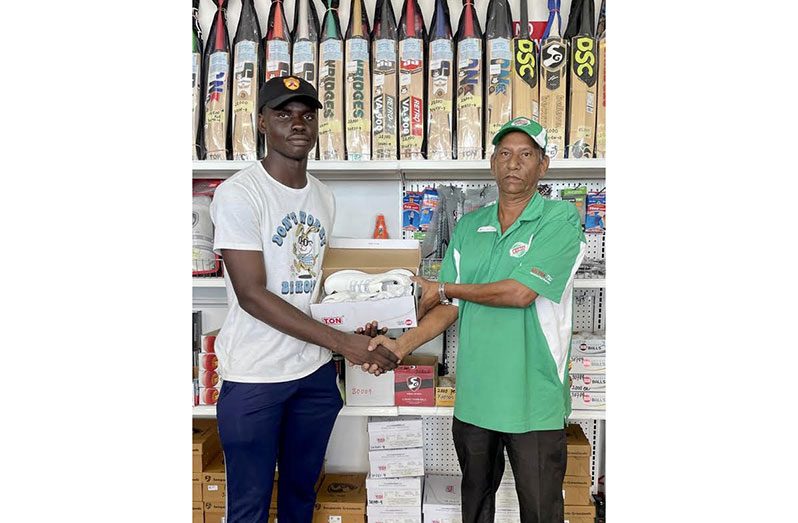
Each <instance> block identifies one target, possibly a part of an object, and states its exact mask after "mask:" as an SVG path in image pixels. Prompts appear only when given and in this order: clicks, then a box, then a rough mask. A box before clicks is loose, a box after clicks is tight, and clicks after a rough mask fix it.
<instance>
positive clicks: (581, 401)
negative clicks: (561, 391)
mask: <svg viewBox="0 0 798 523" xmlns="http://www.w3.org/2000/svg"><path fill="white" fill-rule="evenodd" d="M606 408H607V393H606V392H584V391H580V392H575V391H571V409H574V410H576V409H581V410H605V409H606Z"/></svg>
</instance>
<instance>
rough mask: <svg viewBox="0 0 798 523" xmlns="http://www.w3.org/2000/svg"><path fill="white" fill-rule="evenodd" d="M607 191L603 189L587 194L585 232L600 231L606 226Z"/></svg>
mask: <svg viewBox="0 0 798 523" xmlns="http://www.w3.org/2000/svg"><path fill="white" fill-rule="evenodd" d="M606 222H607V193H606V192H604V191H603V190H602V191H600V192H597V193H592V194H588V195H587V210H586V211H585V232H587V233H602V232H604V229H605V228H606V226H607V223H606Z"/></svg>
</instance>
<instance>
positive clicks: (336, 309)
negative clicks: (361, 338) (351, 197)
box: [310, 238, 421, 332]
mask: <svg viewBox="0 0 798 523" xmlns="http://www.w3.org/2000/svg"><path fill="white" fill-rule="evenodd" d="M420 264H421V250H420V248H419V241H418V240H368V239H351V238H330V243H329V245H328V246H327V250H326V251H325V254H324V262H323V263H322V270H321V275H320V281H319V283H318V284H317V285H316V290H315V291H314V296H313V297H312V303H311V305H310V315H311V316H312V317H313V318H314V319H316V320H318V321H321V322H323V323H325V324H327V325H329V326H331V327H333V328H335V329H338V330H341V331H345V332H354V331H355V330H356V329H358V328H359V327H363V326H364V325H365V324H366V323H368V322H371V321H375V320H376V321H377V322H379V325H380V327H387V328H389V329H398V328H399V329H402V328H411V327H415V326H416V325H417V323H416V300H417V297H416V296H415V295H413V296H401V297H398V298H386V299H382V300H370V301H369V300H366V301H361V302H342V303H320V302H321V300H322V299H323V298H324V295H323V294H324V290H323V289H324V281H325V280H326V278H328V277H330V276H331V275H332V274H335V273H336V272H338V271H341V270H346V269H355V270H360V271H363V272H365V273H368V274H379V273H383V272H386V271H389V270H391V269H407V270H409V271H410V272H412V273H413V274H418V267H419V265H420ZM416 292H417V291H416Z"/></svg>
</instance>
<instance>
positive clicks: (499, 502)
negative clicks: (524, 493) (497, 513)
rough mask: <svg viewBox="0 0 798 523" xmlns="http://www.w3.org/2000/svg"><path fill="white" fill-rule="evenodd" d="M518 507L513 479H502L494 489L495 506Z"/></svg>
mask: <svg viewBox="0 0 798 523" xmlns="http://www.w3.org/2000/svg"><path fill="white" fill-rule="evenodd" d="M519 507H520V505H519V504H518V492H516V490H515V481H502V482H501V483H500V484H499V488H498V489H496V508H504V509H518V508H519Z"/></svg>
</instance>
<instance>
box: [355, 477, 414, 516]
mask: <svg viewBox="0 0 798 523" xmlns="http://www.w3.org/2000/svg"><path fill="white" fill-rule="evenodd" d="M423 480H424V478H423V477H413V478H372V477H367V478H366V503H367V505H368V507H369V509H370V508H371V507H421V496H422V494H423V493H424V489H423V484H424V481H423Z"/></svg>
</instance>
